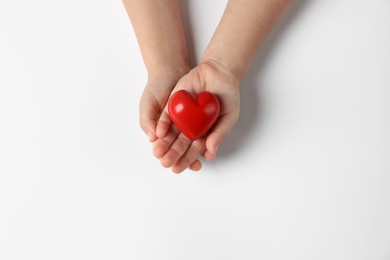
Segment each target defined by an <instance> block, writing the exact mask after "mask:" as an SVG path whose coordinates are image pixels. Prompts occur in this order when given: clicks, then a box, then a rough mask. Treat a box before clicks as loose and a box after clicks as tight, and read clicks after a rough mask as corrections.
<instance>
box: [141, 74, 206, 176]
mask: <svg viewBox="0 0 390 260" xmlns="http://www.w3.org/2000/svg"><path fill="white" fill-rule="evenodd" d="M188 71H189V69H187V68H183V69H182V70H168V69H161V70H160V71H159V73H158V74H153V75H151V76H149V79H148V82H147V84H146V87H145V89H144V91H143V93H142V96H141V100H140V104H139V111H140V112H139V122H140V125H141V128H142V130H143V131H144V132H145V134H146V135H147V137H148V139H149V141H150V142H151V143H155V142H156V141H157V139H158V138H157V136H158V135H160V136H161V133H159V131H161V129H160V130H159V129H157V122H160V124H164V122H165V121H166V120H169V117H168V119H167V117H166V116H167V115H166V114H164V113H162V112H163V110H164V108H165V106H166V104H167V102H168V99H169V96H170V94H171V92H172V89H173V88H174V87H175V85H176V84H177V82H178V80H179V79H180V78H181V77H182V76H183V75H184V74H185V73H187V72H188ZM199 165H201V164H200V162H199V161H198V160H196V161H194V162H193V163H192V164H191V165H190V166H189V168H190V169H192V170H199V169H200V167H199Z"/></svg>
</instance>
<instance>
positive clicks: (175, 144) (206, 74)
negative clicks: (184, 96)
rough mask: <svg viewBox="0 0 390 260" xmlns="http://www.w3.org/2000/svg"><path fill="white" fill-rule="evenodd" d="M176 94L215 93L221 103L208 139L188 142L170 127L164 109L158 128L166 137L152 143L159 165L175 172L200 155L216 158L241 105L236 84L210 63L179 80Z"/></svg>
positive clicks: (201, 65)
mask: <svg viewBox="0 0 390 260" xmlns="http://www.w3.org/2000/svg"><path fill="white" fill-rule="evenodd" d="M178 90H187V91H189V92H192V93H199V92H202V91H209V92H211V93H214V94H215V95H217V97H218V99H219V100H220V103H221V113H220V116H219V118H218V120H217V122H216V123H215V126H214V127H213V129H211V131H210V133H209V134H208V135H207V136H204V137H203V138H200V139H198V140H195V141H194V142H191V140H189V139H188V138H187V137H185V136H184V135H183V134H181V133H180V132H179V131H178V130H177V129H176V127H175V126H174V125H172V122H171V121H170V120H169V117H168V116H167V111H166V109H165V112H164V113H163V116H162V118H165V119H164V120H163V121H162V122H161V120H160V122H161V123H160V122H159V124H158V127H157V129H158V130H159V129H160V131H161V132H162V133H164V134H165V136H164V137H163V138H161V139H159V140H157V141H156V142H155V145H154V151H155V155H156V156H157V157H160V158H161V159H160V160H161V163H162V165H163V166H165V167H172V169H173V171H175V172H181V171H183V170H185V169H186V168H188V167H189V166H190V165H191V164H192V163H193V162H194V161H196V160H197V159H198V158H199V157H200V156H202V155H203V156H204V157H205V158H206V159H207V160H212V159H214V158H215V153H216V149H217V146H218V145H219V143H220V142H221V141H222V140H223V139H224V137H225V136H226V135H227V134H228V133H229V132H230V130H231V129H232V128H233V126H234V124H235V123H236V121H237V119H238V115H239V102H240V99H239V89H238V81H237V80H234V78H233V77H229V76H228V75H227V74H225V73H223V72H222V71H221V70H220V69H218V68H217V67H215V66H213V65H212V64H209V63H202V64H200V65H199V66H197V67H195V68H194V69H193V70H191V71H190V72H189V73H188V74H187V75H185V76H184V77H183V78H181V79H180V81H179V82H178V83H177V85H176V87H175V88H174V90H173V91H172V94H173V93H174V92H176V91H178ZM164 114H165V116H164ZM167 118H168V119H167Z"/></svg>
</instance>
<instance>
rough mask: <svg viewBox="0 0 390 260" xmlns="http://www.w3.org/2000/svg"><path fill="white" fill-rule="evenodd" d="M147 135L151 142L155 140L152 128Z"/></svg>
mask: <svg viewBox="0 0 390 260" xmlns="http://www.w3.org/2000/svg"><path fill="white" fill-rule="evenodd" d="M146 135H147V136H148V138H149V141H150V142H153V139H154V134H153V131H152V130H149V131H148V132H147V133H146Z"/></svg>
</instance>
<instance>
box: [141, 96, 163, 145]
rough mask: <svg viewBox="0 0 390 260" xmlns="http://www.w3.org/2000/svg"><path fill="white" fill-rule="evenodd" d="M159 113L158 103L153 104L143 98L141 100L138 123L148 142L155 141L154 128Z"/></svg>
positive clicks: (148, 99) (150, 100)
mask: <svg viewBox="0 0 390 260" xmlns="http://www.w3.org/2000/svg"><path fill="white" fill-rule="evenodd" d="M160 112H161V111H160V106H159V105H158V102H154V101H153V100H152V99H150V98H148V97H144V96H143V97H142V98H141V102H140V105H139V123H140V126H141V128H142V130H143V131H144V132H145V134H146V135H147V136H148V139H149V141H150V142H154V141H156V140H157V136H156V126H157V118H158V117H159V114H160Z"/></svg>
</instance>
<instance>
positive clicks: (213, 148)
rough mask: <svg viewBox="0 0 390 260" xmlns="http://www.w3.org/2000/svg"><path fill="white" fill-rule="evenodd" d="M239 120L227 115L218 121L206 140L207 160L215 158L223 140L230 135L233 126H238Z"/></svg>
mask: <svg viewBox="0 0 390 260" xmlns="http://www.w3.org/2000/svg"><path fill="white" fill-rule="evenodd" d="M236 122H237V118H236V117H235V116H233V115H225V116H222V117H220V118H219V119H218V121H217V123H216V125H215V126H214V127H213V129H212V131H211V132H210V134H209V135H208V136H207V139H206V148H207V152H205V154H204V155H205V156H206V157H207V158H206V157H205V159H208V158H210V159H211V160H212V159H214V158H213V156H214V157H215V155H216V153H217V150H218V146H219V145H220V144H221V143H222V141H223V139H224V138H225V137H226V136H227V135H228V134H229V133H230V131H231V129H232V128H233V126H234V125H235V124H236Z"/></svg>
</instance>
